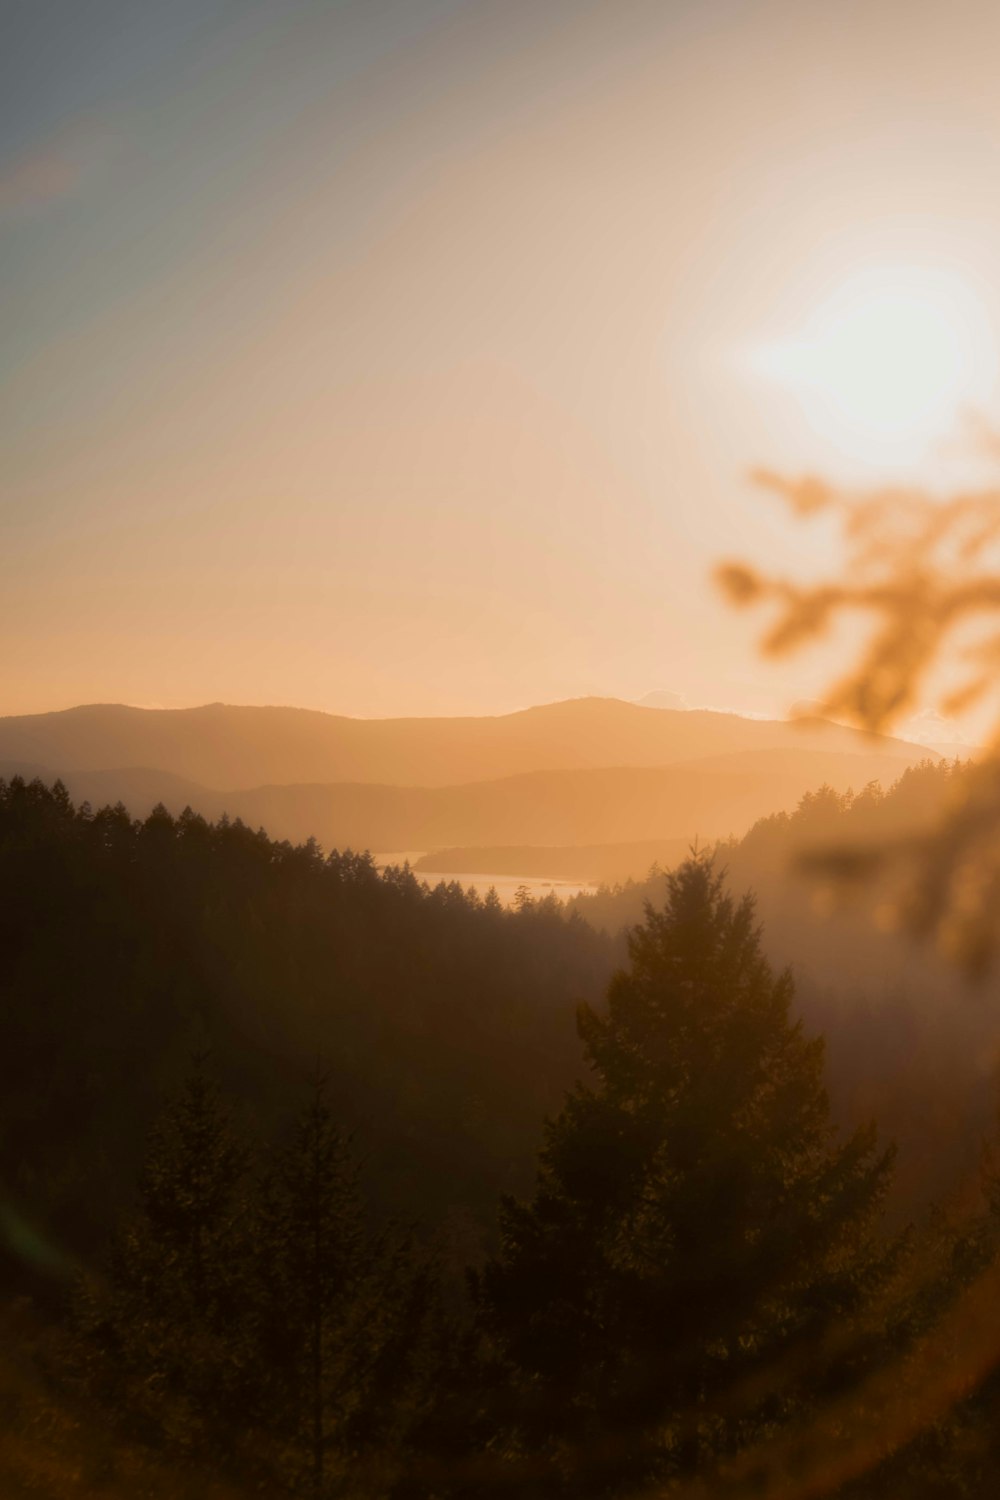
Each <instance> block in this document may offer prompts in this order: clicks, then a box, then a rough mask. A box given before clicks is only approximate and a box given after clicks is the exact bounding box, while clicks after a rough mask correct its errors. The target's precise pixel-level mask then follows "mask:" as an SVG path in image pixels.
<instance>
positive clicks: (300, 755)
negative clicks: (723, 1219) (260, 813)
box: [0, 698, 928, 791]
mask: <svg viewBox="0 0 1000 1500" xmlns="http://www.w3.org/2000/svg"><path fill="white" fill-rule="evenodd" d="M778 750H781V751H785V752H788V753H789V754H791V755H793V756H797V755H799V754H800V753H801V752H803V751H823V752H826V753H832V754H837V755H855V754H861V755H864V756H866V757H871V756H873V755H874V756H877V757H879V758H880V759H881V760H893V761H895V762H896V764H897V770H898V769H901V768H902V767H903V766H904V765H908V764H911V763H913V762H914V761H915V760H919V759H921V758H922V757H924V756H926V755H927V754H928V752H927V751H926V750H925V749H924V748H922V747H920V746H914V745H911V744H908V743H907V742H905V741H902V740H895V739H890V738H887V737H879V738H873V739H864V738H862V737H861V736H860V735H858V734H857V733H855V732H854V731H853V730H850V729H846V728H844V727H843V726H841V725H837V724H830V723H827V722H825V721H823V720H819V719H813V720H808V721H799V722H796V723H794V724H793V723H787V722H780V721H772V720H763V719H745V718H741V717H740V716H739V715H737V714H726V713H714V712H710V711H708V710H702V709H696V710H671V709H661V708H646V707H640V706H639V705H637V704H634V703H623V702H620V701H619V700H617V699H614V698H580V699H574V700H570V701H568V702H564V703H551V704H546V705H543V706H541V707H537V708H529V709H525V710H523V711H521V712H519V713H512V714H504V715H501V716H499V717H495V718H440V719H430V718H428V719H351V718H346V717H342V716H337V715H333V714H325V713H318V712H314V711H312V710H308V709H299V708H242V707H233V706H230V705H226V704H209V705H206V706H205V707H202V708H186V709H144V708H129V707H125V706H123V705H120V704H118V705H115V704H95V705H91V706H89V707H80V708H71V709H66V710H65V711H63V712H59V713H49V714H34V715H26V716H22V717H7V718H2V719H0V763H6V764H8V765H9V766H12V765H15V764H17V765H29V766H34V767H39V768H42V767H44V768H45V769H46V770H47V771H48V772H50V773H59V774H61V775H63V776H64V777H67V778H68V777H69V775H70V774H71V773H73V774H76V773H84V772H86V773H91V772H97V771H117V770H118V768H120V767H148V768H152V769H155V770H158V771H163V772H166V773H169V774H170V775H171V776H175V777H180V778H182V779H183V780H185V781H189V782H193V783H196V784H197V785H199V786H201V787H206V788H215V789H218V790H221V791H233V790H242V791H245V790H249V789H251V788H259V787H262V786H271V785H283V786H288V785H292V784H318V783H323V784H327V785H329V784H341V783H364V784H370V785H384V786H408V787H413V786H419V787H428V788H433V787H452V786H457V785H459V784H462V783H468V782H485V781H497V780H501V779H503V778H506V777H511V776H518V775H523V774H526V773H532V772H539V771H573V770H580V771H582V770H598V769H602V768H605V767H609V766H613V767H625V768H628V767H650V766H667V765H673V764H676V763H678V762H683V761H693V760H699V759H702V758H704V757H707V756H718V755H743V754H746V753H749V752H760V751H766V752H768V753H769V754H770V753H772V752H775V751H778Z"/></svg>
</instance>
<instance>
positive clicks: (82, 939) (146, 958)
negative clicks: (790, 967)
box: [0, 779, 618, 1251]
mask: <svg viewBox="0 0 1000 1500" xmlns="http://www.w3.org/2000/svg"><path fill="white" fill-rule="evenodd" d="M617 951H618V950H617V945H616V943H615V942H614V941H613V940H612V939H611V938H610V937H608V936H606V935H602V934H599V933H597V932H594V931H593V930H592V929H591V928H590V927H588V926H587V924H586V923H585V922H583V920H582V919H580V918H573V917H567V916H566V915H565V913H564V911H563V909H562V908H561V907H559V905H558V904H557V903H555V902H548V903H542V904H541V905H538V906H527V907H525V908H524V909H522V910H520V911H507V910H504V909H502V908H501V907H500V906H499V905H498V904H497V903H496V902H495V901H485V900H481V899H479V898H478V897H475V896H471V895H465V894H463V892H462V891H461V890H460V888H458V887H457V886H455V885H449V886H444V885H441V886H439V887H438V888H437V889H435V890H431V889H429V888H428V887H427V886H425V885H423V884H422V883H420V882H418V881H417V880H416V879H415V878H414V877H413V876H412V875H410V874H409V873H407V872H404V871H402V870H399V869H391V870H388V871H386V872H384V873H381V874H380V873H379V872H377V871H376V869H375V868H374V867H373V865H372V863H371V861H370V859H368V858H367V857H365V856H363V855H355V854H351V853H340V854H338V853H334V854H331V855H330V856H329V857H327V858H324V857H323V856H322V855H321V854H320V852H319V851H318V849H317V847H316V846H315V845H311V844H310V845H305V846H301V847H292V846H291V845H289V844H279V843H275V842H273V841H270V840H269V839H267V838H266V837H265V836H264V835H263V834H258V833H251V832H250V831H249V829H247V828H245V827H243V826H241V825H239V824H227V823H225V822H222V823H219V824H216V825H212V824H209V823H206V822H204V821H203V820H202V819H201V818H199V817H196V816H194V815H192V814H186V815H185V816H183V817H180V818H178V819H176V820H175V819H173V818H171V817H170V816H168V815H166V814H164V813H162V812H159V813H154V814H153V815H151V816H150V817H148V818H147V819H146V820H145V821H144V822H142V823H139V822H136V821H133V820H132V819H130V817H129V815H128V813H127V812H126V811H125V810H124V808H121V807H118V808H115V809H107V808H106V809H104V810H102V811H100V812H98V813H96V814H94V815H91V814H90V813H89V811H86V810H84V811H79V810H77V809H75V808H74V807H73V805H72V804H71V803H70V801H69V799H68V797H67V796H66V794H65V792H64V791H63V790H62V789H61V788H59V787H56V788H55V789H47V788H45V787H43V786H42V785H41V784H39V783H35V784H26V783H24V782H21V781H18V780H16V779H15V780H14V781H12V782H10V783H0V955H2V957H0V963H2V981H0V982H2V988H3V1006H2V1010H0V1076H2V1087H3V1092H4V1099H5V1110H6V1114H5V1119H6V1129H5V1131H4V1135H3V1140H2V1144H0V1180H2V1181H3V1182H4V1183H5V1184H6V1187H7V1190H8V1192H9V1193H10V1194H12V1202H13V1204H14V1206H15V1209H16V1212H17V1213H18V1214H19V1215H21V1216H23V1218H24V1219H25V1221H26V1222H28V1223H30V1224H32V1225H33V1226H35V1228H36V1229H37V1230H39V1231H41V1232H42V1233H43V1236H44V1239H45V1241H46V1243H49V1244H51V1245H55V1246H59V1247H61V1248H69V1249H71V1250H73V1251H77V1250H86V1249H87V1248H88V1244H89V1242H90V1241H91V1240H93V1239H94V1237H95V1236H96V1237H97V1238H100V1237H101V1235H102V1234H103V1233H104V1227H105V1226H106V1224H107V1223H108V1222H109V1217H111V1218H113V1212H112V1210H113V1208H114V1206H115V1204H116V1203H117V1202H118V1201H120V1200H121V1199H122V1198H123V1196H126V1197H127V1195H128V1194H129V1193H130V1192H131V1191H132V1185H133V1181H134V1174H135V1169H136V1165H137V1161H138V1153H140V1152H141V1150H142V1146H143V1141H144V1137H145V1134H146V1131H147V1128H148V1126H149V1124H150V1121H151V1120H152V1118H153V1116H154V1115H155V1113H156V1111H157V1109H158V1108H159V1106H160V1103H161V1101H162V1099H163V1097H164V1095H165V1093H166V1092H168V1091H169V1090H170V1089H171V1088H172V1087H174V1086H176V1084H177V1081H178V1079H179V1078H181V1077H183V1076H184V1074H185V1072H186V1071H187V1070H188V1068H189V1067H190V1062H191V1056H192V1054H194V1053H200V1052H203V1051H205V1050H206V1049H209V1050H210V1051H211V1053H212V1054H213V1057H214V1059H215V1065H216V1066H217V1068H218V1070H219V1072H220V1074H221V1076H222V1079H223V1081H224V1083H225V1084H226V1086H227V1087H228V1088H229V1089H230V1091H231V1092H232V1093H233V1094H234V1095H235V1097H236V1098H237V1099H238V1100H240V1101H242V1106H243V1108H244V1110H245V1111H246V1113H247V1115H248V1118H250V1119H251V1120H252V1121H253V1122H254V1123H255V1124H257V1125H259V1126H260V1127H261V1128H262V1129H263V1128H266V1126H267V1123H268V1121H269V1119H270V1118H271V1117H272V1115H274V1114H276V1113H278V1112H280V1110H281V1109H282V1107H283V1106H284V1104H285V1102H286V1100H287V1098H289V1097H293V1096H294V1097H298V1094H299V1092H300V1090H301V1085H302V1081H303V1079H304V1078H305V1077H306V1075H307V1074H308V1073H309V1071H310V1070H311V1069H312V1068H314V1067H315V1065H316V1063H317V1059H320V1060H321V1061H322V1062H323V1064H324V1065H325V1066H326V1068H327V1069H328V1071H329V1074H330V1093H331V1100H332V1102H333V1103H334V1106H335V1108H336V1111H337V1114H338V1117H339V1118H340V1119H341V1120H342V1121H343V1122H344V1124H345V1125H346V1126H348V1127H357V1128H358V1129H359V1132H360V1138H361V1140H362V1141H363V1149H364V1152H365V1154H366V1156H367V1158H368V1160H369V1172H368V1181H369V1183H370V1185H371V1187H372V1189H373V1191H374V1193H375V1194H376V1196H377V1197H378V1198H379V1199H380V1201H381V1203H382V1206H384V1207H389V1208H391V1209H394V1210H401V1211H404V1212H405V1213H406V1214H408V1215H410V1216H415V1217H418V1218H420V1219H422V1220H423V1221H424V1222H425V1223H431V1224H439V1223H440V1222H441V1221H442V1220H443V1219H444V1218H446V1217H447V1216H448V1215H452V1216H455V1215H458V1216H459V1217H460V1218H461V1217H463V1216H471V1217H472V1219H474V1220H475V1223H476V1225H477V1226H481V1225H482V1224H486V1223H488V1222H489V1221H490V1219H491V1217H492V1212H493V1207H494V1205H495V1201H496V1195H497V1192H498V1190H502V1189H506V1188H517V1187H523V1186H525V1185H526V1184H527V1182H528V1181H530V1176H531V1169H532V1157H533V1151H534V1148H535V1144H536V1140H537V1132H538V1127H539V1122H540V1120H541V1119H542V1117H543V1116H544V1114H545V1113H546V1112H547V1111H549V1110H551V1109H552V1108H555V1107H557V1106H558V1104H559V1101H560V1099H561V1097H562V1093H563V1090H564V1089H565V1088H566V1087H568V1086H569V1084H570V1083H571V1082H572V1080H573V1078H574V1076H575V1073H576V1069H577V1064H578V1048H577V1043H576V1038H575V1036H574V1028H573V1010H574V1006H575V1004H576V1002H578V1001H579V1000H582V999H594V998H596V997H597V996H599V995H600V993H601V991H602V989H603V986H604V984H605V982H606V980H607V977H608V974H609V972H610V970H611V968H612V967H613V964H614V962H615V955H616V953H617ZM476 1232H478V1230H476Z"/></svg>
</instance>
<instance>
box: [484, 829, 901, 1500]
mask: <svg viewBox="0 0 1000 1500" xmlns="http://www.w3.org/2000/svg"><path fill="white" fill-rule="evenodd" d="M629 958H630V963H629V967H628V968H627V969H626V970H624V971H622V972H619V973H618V974H617V975H616V976H615V977H614V978H613V980H612V982H611V985H610V987H609V991H608V1000H607V1009H606V1011H605V1012H604V1013H603V1014H599V1013H597V1012H595V1011H594V1010H592V1009H590V1008H589V1007H587V1006H584V1007H582V1008H581V1009H580V1011H579V1018H578V1026H579V1032H580V1036H581V1039H582V1041H583V1045H584V1049H585V1055H586V1059H587V1062H588V1064H589V1066H590V1069H591V1071H592V1074H593V1080H592V1082H590V1083H588V1084H579V1085H577V1087H576V1089H575V1090H574V1092H573V1093H572V1094H571V1095H570V1096H569V1097H568V1098H567V1100H566V1103H565V1106H564V1108H563V1110H562V1112H561V1113H560V1114H559V1115H558V1116H557V1117H556V1118H555V1119H554V1120H552V1121H550V1122H549V1123H548V1125H547V1127H546V1133H545V1140H544V1146H543V1149H542V1151H541V1154H540V1164H539V1172H538V1182H537V1188H536V1191H535V1195H534V1197H533V1198H532V1200H531V1201H530V1202H527V1203H523V1202H517V1201H515V1200H513V1199H511V1198H507V1199H505V1200H504V1201H503V1204H502V1209H501V1216H500V1230H501V1248H500V1252H499V1254H498V1255H497V1256H496V1258H495V1259H493V1260H492V1261H490V1262H489V1263H488V1264H487V1266H486V1267H485V1268H484V1270H483V1271H482V1273H481V1274H480V1275H478V1276H477V1277H474V1278H473V1287H474V1292H475V1295H476V1301H477V1306H478V1315H479V1323H480V1327H481V1329H482V1331H483V1333H484V1335H485V1337H486V1340H487V1342H488V1345H489V1347H491V1348H492V1350H493V1351H494V1354H495V1357H496V1359H497V1360H498V1362H499V1363H500V1364H501V1365H502V1367H505V1368H506V1371H507V1390H508V1399H509V1403H510V1405H509V1409H508V1411H507V1413H506V1416H505V1417H504V1419H503V1421H502V1422H501V1424H500V1430H498V1432H497V1434H496V1438H495V1446H497V1447H498V1448H499V1449H502V1450H503V1451H504V1452H505V1453H506V1454H507V1455H508V1457H510V1456H513V1457H515V1458H516V1459H517V1461H518V1463H519V1465H520V1469H519V1470H517V1472H519V1473H520V1474H521V1479H520V1480H519V1484H520V1491H521V1492H522V1493H536V1492H537V1493H550V1492H562V1491H563V1489H565V1490H566V1491H567V1492H569V1493H572V1494H574V1495H579V1494H585V1493H594V1494H602V1495H611V1494H617V1493H626V1492H628V1491H629V1490H630V1489H632V1488H639V1487H641V1486H642V1485H643V1484H646V1483H651V1482H657V1481H667V1480H670V1479H672V1478H676V1477H683V1476H685V1475H691V1474H694V1473H699V1474H702V1473H705V1472H707V1471H708V1470H709V1469H710V1467H711V1465H712V1464H713V1463H714V1462H715V1461H716V1460H717V1459H718V1458H719V1457H720V1456H722V1455H724V1454H726V1453H732V1452H733V1451H735V1450H737V1449H739V1448H741V1447H742V1446H744V1445H745V1444H748V1443H750V1442H753V1441H756V1440H757V1439H759V1438H760V1437H761V1436H763V1435H765V1434H766V1433H767V1432H768V1430H769V1427H770V1426H771V1425H773V1424H775V1423H777V1422H779V1421H781V1420H784V1419H787V1418H788V1417H789V1416H791V1415H793V1414H795V1413H796V1412H800V1411H802V1410H803V1409H805V1408H806V1407H807V1406H808V1403H809V1401H810V1400H813V1399H822V1397H823V1393H824V1389H826V1390H829V1389H832V1388H833V1386H835V1385H836V1384H837V1383H838V1382H840V1383H841V1384H842V1383H843V1382H845V1381H847V1380H849V1379H850V1378H851V1373H852V1372H851V1362H852V1360H853V1359H857V1358H859V1357H860V1356H859V1355H858V1353H857V1351H856V1350H855V1351H854V1352H849V1351H842V1352H841V1353H840V1355H839V1356H838V1357H837V1358H836V1359H835V1358H833V1357H832V1356H831V1357H830V1358H826V1357H824V1355H823V1353H822V1344H823V1340H824V1338H825V1337H826V1336H827V1335H828V1334H829V1333H830V1332H831V1330H832V1329H834V1328H836V1327H839V1328H840V1329H841V1330H842V1328H843V1324H844V1321H845V1320H847V1319H849V1318H850V1316H851V1315H852V1313H854V1312H855V1311H856V1310H857V1309H858V1308H859V1306H861V1305H862V1304H863V1303H864V1301H865V1299H866V1297H868V1296H869V1295H870V1294H871V1293H872V1292H873V1291H874V1290H875V1289H876V1288H877V1287H878V1286H879V1284H880V1282H881V1280H882V1278H883V1277H884V1276H885V1274H886V1273H887V1269H888V1263H889V1259H890V1253H889V1251H888V1249H887V1248H886V1245H885V1243H884V1242H883V1241H882V1240H881V1239H880V1238H879V1236H878V1232H877V1220H878V1217H879V1209H880V1205H881V1202H882V1199H883V1195H884V1192H885V1189H886V1187H887V1183H888V1178H889V1174H890V1171H891V1152H888V1151H879V1150H878V1148H877V1146H876V1140H875V1134H874V1128H873V1127H872V1128H871V1129H864V1130H861V1131H859V1132H858V1133H856V1134H855V1135H853V1136H852V1137H851V1138H850V1139H848V1140H846V1141H844V1142H842V1143H838V1142H837V1141H836V1140H835V1139H834V1134H833V1129H832V1126H831V1121H830V1112H829V1106H828V1101H827V1096H826V1093H825V1092H824V1088H823V1080H822V1068H823V1044H822V1041H821V1040H810V1039H808V1038H807V1037H806V1036H804V1035H803V1033H802V1030H801V1026H800V1025H799V1024H797V1023H795V1022H794V1021H793V1020H792V1019H791V1017H790V1014H789V1008H790V1003H791V1000H792V996H793V985H792V980H791V977H790V975H789V974H788V973H784V974H781V975H777V976H776V975H775V974H773V973H772V971H771V969H770V968H769V966H768V963H767V961H766V959H765V958H764V956H763V954H762V952H761V949H760V943H759V931H758V929H757V927H756V925H755V920H754V906H753V900H752V898H751V897H749V896H747V897H745V898H744V899H743V900H742V901H740V902H738V903H734V901H733V900H732V898H731V897H730V896H729V895H727V894H726V893H725V891H724V888H723V877H722V875H721V874H720V873H718V872H716V871H715V869H714V868H713V866H712V863H711V861H710V860H709V859H707V858H705V857H697V856H696V857H694V858H692V859H690V860H689V861H688V862H687V863H685V864H684V865H682V866H681V867H680V868H679V869H678V870H677V871H676V872H675V873H674V874H672V875H671V876H669V877H668V881H667V902H666V905H665V907H664V909H662V910H653V909H652V908H651V907H650V906H648V905H647V908H646V920H645V923H644V924H643V925H642V926H640V927H639V928H637V929H636V930H634V931H633V932H632V933H631V935H630V939H629ZM803 1356H804V1357H803ZM513 1472H515V1470H512V1473H513Z"/></svg>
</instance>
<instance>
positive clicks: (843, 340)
mask: <svg viewBox="0 0 1000 1500" xmlns="http://www.w3.org/2000/svg"><path fill="white" fill-rule="evenodd" d="M751 366H752V368H753V370H754V372H755V373H756V374H757V375H758V376H764V377H766V378H768V379H770V380H772V381H775V382H777V383H778V384H780V385H782V386H784V387H785V388H786V390H787V391H788V392H789V393H790V394H791V395H792V396H793V397H794V399H795V401H796V403H797V405H798V407H799V409H800V412H801V415H802V417H803V418H804V419H805V421H806V422H807V423H808V425H809V426H810V428H811V429H812V430H813V431H814V433H815V434H816V435H817V436H818V437H820V438H821V439H823V440H824V441H825V442H827V443H832V444H834V445H835V446H836V447H838V448H840V449H842V450H843V451H844V452H845V453H847V454H848V455H849V456H850V457H853V458H856V459H862V460H866V461H869V460H870V461H874V462H883V461H889V462H892V461H894V460H897V459H902V460H904V461H905V460H907V459H914V458H917V457H919V454H920V452H921V451H922V450H924V449H925V448H926V447H927V446H928V444H930V443H933V442H936V441H939V440H940V439H942V438H944V437H946V436H947V435H948V434H949V433H951V432H953V431H954V429H955V424H956V419H957V418H958V417H959V416H960V415H961V412H962V410H963V408H978V409H980V410H985V409H987V408H990V407H991V406H992V405H993V401H994V397H995V387H996V384H997V373H998V371H997V351H996V338H995V332H994V329H993V328H992V326H991V320H990V317H989V314H988V312H987V310H986V308H985V305H984V304H983V302H982V301H981V300H980V298H979V297H978V296H977V294H976V292H975V290H974V288H973V286H972V285H971V284H970V283H969V282H967V281H966V280H964V279H963V278H962V277H961V276H958V275H955V274H954V273H950V272H946V271H941V270H933V269H927V268H920V267H912V266H911V267H896V268H882V269H879V270H871V269H869V270H866V271H864V272H861V273H859V274H856V275H854V276H852V277H849V278H848V279H846V280H845V281H844V282H843V283H842V284H841V285H840V287H839V288H838V289H837V290H836V291H835V292H833V293H832V294H831V295H830V296H829V297H828V298H827V299H826V300H825V301H823V302H822V303H821V304H820V305H819V306H817V307H816V309H815V311H814V312H813V313H812V314H811V315H810V316H809V317H808V318H806V319H805V321H804V322H803V324H802V326H801V328H800V329H799V330H798V331H796V332H795V333H793V335H792V336H791V337H789V338H786V339H781V340H777V341H773V342H770V343H765V344H762V345H759V346H758V347H757V348H756V349H755V350H754V351H753V353H752V356H751Z"/></svg>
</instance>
